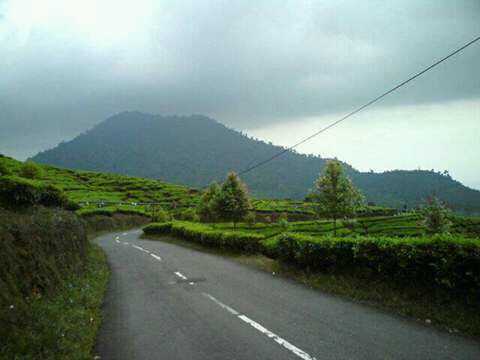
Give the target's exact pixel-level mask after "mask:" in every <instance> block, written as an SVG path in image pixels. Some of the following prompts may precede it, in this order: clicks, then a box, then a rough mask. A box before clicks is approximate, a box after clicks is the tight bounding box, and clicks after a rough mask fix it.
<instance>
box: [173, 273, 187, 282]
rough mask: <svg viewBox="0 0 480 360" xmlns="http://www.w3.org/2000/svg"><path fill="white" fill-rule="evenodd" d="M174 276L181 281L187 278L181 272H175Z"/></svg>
mask: <svg viewBox="0 0 480 360" xmlns="http://www.w3.org/2000/svg"><path fill="white" fill-rule="evenodd" d="M175 275H177V276H178V277H179V278H180V279H182V280H187V277H186V276H185V275H183V274H182V273H181V272H178V271H175Z"/></svg>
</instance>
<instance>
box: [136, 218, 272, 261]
mask: <svg viewBox="0 0 480 360" xmlns="http://www.w3.org/2000/svg"><path fill="white" fill-rule="evenodd" d="M143 231H144V232H145V234H148V235H152V234H158V235H172V236H177V237H181V238H182V239H185V240H188V241H192V242H196V243H199V244H202V245H206V246H210V247H215V248H219V249H227V250H233V251H240V252H246V253H256V252H260V251H261V249H262V246H261V243H260V241H261V240H262V239H263V236H261V235H257V234H252V233H246V232H241V231H223V230H214V229H212V228H211V227H209V226H207V225H203V224H198V223H190V222H184V221H173V222H168V223H161V224H151V225H148V226H146V227H145V228H144V229H143Z"/></svg>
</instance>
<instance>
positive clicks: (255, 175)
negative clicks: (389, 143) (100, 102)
mask: <svg viewBox="0 0 480 360" xmlns="http://www.w3.org/2000/svg"><path fill="white" fill-rule="evenodd" d="M138 139H142V141H138ZM282 150H283V148H281V147H278V146H274V145H272V144H268V143H265V142H262V141H258V140H255V139H252V138H248V137H247V136H245V135H243V134H241V133H239V132H237V131H234V130H232V129H228V128H227V127H225V126H223V125H221V124H220V123H218V122H216V121H214V120H212V119H209V118H206V117H203V116H189V117H178V116H171V117H162V116H153V115H148V114H142V113H139V112H124V113H121V114H118V115H115V116H113V117H111V118H109V119H107V120H106V121H104V122H103V123H101V124H99V125H98V126H96V127H95V128H93V129H92V130H90V131H88V132H87V133H85V134H82V135H80V136H78V137H77V138H75V139H73V140H72V141H69V142H64V143H61V144H60V145H58V146H57V147H56V148H54V149H52V150H48V151H45V152H42V153H40V154H38V155H37V156H35V157H34V160H35V161H37V162H41V163H47V164H53V165H58V166H62V167H68V168H75V169H83V170H93V171H103V172H113V173H121V174H127V175H133V176H141V177H148V178H155V179H163V180H165V181H169V182H172V183H177V184H186V185H190V186H196V187H203V186H205V185H206V184H209V183H211V182H213V181H219V180H220V179H222V178H223V177H224V175H225V174H226V173H227V172H229V171H231V170H241V169H244V168H246V167H248V166H249V165H251V164H252V162H254V161H261V160H263V159H267V158H269V157H271V156H273V155H274V154H275V153H277V152H279V151H282ZM325 163H326V160H325V159H323V158H320V157H315V156H307V155H301V154H298V153H295V152H286V153H285V154H284V155H283V156H281V157H279V158H278V159H276V160H275V161H273V162H271V163H269V164H267V165H265V166H262V167H259V168H257V169H256V170H255V171H253V172H251V173H248V174H245V175H244V177H243V179H244V181H245V182H246V183H247V185H248V187H249V189H250V190H251V191H252V195H254V196H257V197H269V198H291V199H303V198H304V197H305V195H307V193H308V192H309V190H310V189H311V188H312V186H313V183H314V181H315V179H316V178H317V176H318V173H319V172H320V171H321V170H322V169H323V167H324V166H325ZM344 166H345V167H346V172H347V174H348V175H349V176H350V177H351V179H352V181H353V183H354V184H355V185H356V186H357V187H358V188H359V189H360V190H361V191H362V193H363V194H364V195H365V197H366V199H367V200H368V201H370V202H374V203H376V204H379V205H386V206H391V207H396V208H403V207H404V206H407V207H408V208H412V207H415V206H418V205H419V204H421V203H422V202H423V201H424V199H426V198H427V197H429V196H430V195H432V194H436V195H437V196H438V197H439V198H440V199H441V200H443V201H445V202H446V203H447V204H448V206H449V207H450V208H452V209H454V210H457V211H464V212H477V213H480V192H479V191H477V190H473V189H469V188H467V187H465V186H463V185H462V184H460V183H459V182H457V181H454V180H453V179H451V177H450V176H449V175H448V174H446V173H445V174H444V173H437V172H434V171H425V170H412V171H403V170H396V171H387V172H384V173H373V172H367V173H363V172H359V171H356V170H355V169H353V168H352V167H350V166H348V165H346V164H344Z"/></svg>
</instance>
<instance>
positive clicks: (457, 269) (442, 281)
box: [275, 234, 480, 298]
mask: <svg viewBox="0 0 480 360" xmlns="http://www.w3.org/2000/svg"><path fill="white" fill-rule="evenodd" d="M275 245H276V251H275V252H276V254H278V256H279V257H280V258H281V259H282V260H284V261H286V262H291V263H294V264H295V265H297V266H300V267H303V268H309V269H313V270H318V271H328V272H335V271H350V272H352V271H355V272H359V271H363V272H365V274H370V275H374V276H379V277H385V278H389V279H392V280H393V281H396V282H401V283H404V284H408V283H409V282H415V283H417V284H423V285H426V286H431V287H435V286H439V287H442V288H446V289H448V290H450V291H456V292H459V293H462V294H466V295H470V296H473V297H475V298H478V297H479V296H480V243H479V242H478V241H477V240H474V239H467V238H464V237H462V236H459V235H456V236H453V235H437V236H433V237H425V236H424V237H415V238H391V237H349V238H335V237H310V236H305V235H299V234H286V235H283V236H281V237H280V238H279V239H278V241H277V242H276V244H275Z"/></svg>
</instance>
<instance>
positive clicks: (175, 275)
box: [96, 230, 480, 360]
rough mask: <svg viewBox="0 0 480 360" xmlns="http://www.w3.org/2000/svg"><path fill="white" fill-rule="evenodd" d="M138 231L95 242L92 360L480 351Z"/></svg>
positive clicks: (471, 355) (434, 355) (475, 355)
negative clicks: (102, 269)
mask: <svg viewBox="0 0 480 360" xmlns="http://www.w3.org/2000/svg"><path fill="white" fill-rule="evenodd" d="M140 235H141V231H140V230H136V231H129V232H126V233H117V234H109V235H105V236H102V237H100V238H98V239H97V241H98V243H99V244H100V245H101V246H102V247H103V248H104V250H105V251H106V253H107V256H108V260H109V263H110V266H111V269H112V277H111V281H110V284H109V288H108V290H107V294H106V299H105V304H104V316H105V318H104V323H103V325H102V328H101V330H100V334H99V337H98V340H97V349H96V350H97V353H98V354H99V356H100V357H101V359H115V360H119V359H129V360H130V359H169V360H171V359H205V360H206V359H208V360H213V359H249V360H251V359H276V360H282V359H304V360H308V359H318V360H320V359H369V360H371V359H436V360H438V359H475V360H478V359H480V344H479V343H477V342H475V341H473V340H470V339H465V338H462V337H460V336H456V335H450V334H448V333H443V332H439V331H436V330H435V329H432V328H430V327H427V326H423V325H420V324H417V323H415V322H411V321H407V320H404V319H402V318H399V317H396V316H392V315H389V314H385V313H383V312H381V311H378V310H375V309H372V308H369V307H367V306H362V305H358V304H354V303H351V302H348V301H344V300H341V299H338V298H336V297H333V296H329V295H325V294H322V293H321V292H318V291H315V290H311V289H308V288H307V287H305V286H303V285H301V284H297V283H295V282H294V281H290V280H286V279H283V278H280V277H277V276H274V275H272V274H269V273H266V272H263V271H259V270H256V269H253V268H251V267H248V266H244V265H241V264H239V263H237V262H235V261H233V260H231V259H228V258H224V257H221V256H217V255H213V254H208V253H204V252H199V251H196V250H194V249H191V248H187V247H182V246H179V245H175V244H172V243H168V242H163V241H158V240H143V239H140V238H139V237H140Z"/></svg>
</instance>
